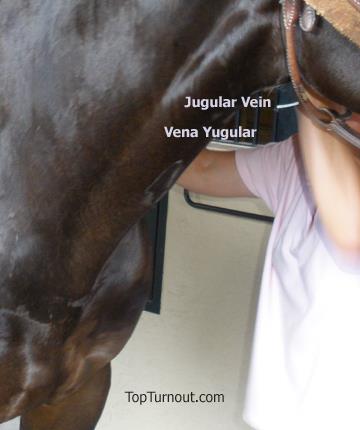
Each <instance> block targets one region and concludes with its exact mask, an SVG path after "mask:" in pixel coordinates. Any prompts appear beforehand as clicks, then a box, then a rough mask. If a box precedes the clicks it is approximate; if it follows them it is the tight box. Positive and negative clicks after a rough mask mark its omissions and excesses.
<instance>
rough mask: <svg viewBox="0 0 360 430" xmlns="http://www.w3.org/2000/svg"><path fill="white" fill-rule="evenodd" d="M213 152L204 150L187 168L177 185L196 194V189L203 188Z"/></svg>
mask: <svg viewBox="0 0 360 430" xmlns="http://www.w3.org/2000/svg"><path fill="white" fill-rule="evenodd" d="M211 159H212V158H211V151H209V150H208V149H203V150H202V151H201V152H200V154H199V155H198V156H197V157H196V158H195V160H194V161H193V162H192V163H191V164H190V165H189V166H188V167H187V169H186V170H185V171H184V173H183V174H182V175H181V176H180V177H179V179H178V180H177V184H178V185H180V186H182V187H183V188H185V189H188V190H190V191H194V192H196V191H197V190H196V189H195V188H199V189H201V188H202V185H203V184H202V182H203V177H204V176H205V174H204V172H206V171H207V170H208V169H209V167H210V164H211V163H212V161H211Z"/></svg>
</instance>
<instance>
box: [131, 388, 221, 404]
mask: <svg viewBox="0 0 360 430" xmlns="http://www.w3.org/2000/svg"><path fill="white" fill-rule="evenodd" d="M125 394H126V396H127V401H128V402H129V403H137V404H139V405H144V404H147V403H224V402H225V396H224V394H210V393H208V394H204V393H201V394H196V393H194V392H192V391H191V392H190V393H170V394H169V393H166V394H165V393H158V392H156V391H146V392H143V393H136V392H135V391H125Z"/></svg>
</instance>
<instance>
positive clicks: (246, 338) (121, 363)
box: [0, 187, 269, 430]
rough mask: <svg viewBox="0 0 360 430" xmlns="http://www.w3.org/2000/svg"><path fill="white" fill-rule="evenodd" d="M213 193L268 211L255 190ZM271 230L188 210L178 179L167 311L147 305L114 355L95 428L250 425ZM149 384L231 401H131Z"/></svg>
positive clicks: (231, 429)
mask: <svg viewBox="0 0 360 430" xmlns="http://www.w3.org/2000/svg"><path fill="white" fill-rule="evenodd" d="M202 200H203V201H204V198H202ZM208 202H212V203H215V204H222V205H225V204H227V205H229V206H231V207H235V208H238V209H246V210H250V211H259V208H260V211H261V212H263V211H264V209H263V207H261V206H260V202H259V201H257V200H255V199H244V200H242V201H235V200H230V201H229V200H222V201H221V200H219V199H218V200H216V201H215V200H211V199H208ZM268 233H269V225H268V224H265V223H262V222H257V221H248V220H244V219H239V218H234V217H230V216H224V215H218V214H213V213H208V212H203V211H199V210H196V209H192V208H190V207H189V206H187V205H186V203H185V202H184V199H183V196H182V190H181V189H180V188H178V187H175V189H174V190H173V191H172V192H171V193H170V201H169V216H168V224H167V241H166V253H165V267H164V285H163V297H162V310H161V315H160V316H158V315H152V314H149V313H144V314H143V316H142V318H141V320H140V323H139V325H138V327H137V329H136V331H135V334H134V335H133V337H132V338H131V340H130V341H129V343H128V344H127V346H126V347H125V349H124V351H123V352H122V353H121V354H120V355H119V356H118V358H117V359H116V360H115V361H114V362H113V378H112V388H111V392H110V396H109V399H108V402H107V405H106V408H105V411H104V414H103V416H102V418H101V420H100V422H99V424H98V426H97V430H118V429H124V430H143V429H144V428H146V429H148V430H168V429H171V430H195V429H196V430H218V429H219V428H225V429H226V430H249V429H250V427H248V426H247V425H246V424H245V423H244V422H243V421H242V418H241V411H242V406H243V400H244V389H245V384H246V374H247V367H248V360H249V350H250V344H251V337H252V331H253V321H254V316H255V308H256V302H257V295H258V286H259V282H260V274H261V268H262V262H263V255H264V250H265V244H266V240H267V236H268ZM148 390H153V391H157V392H159V393H187V392H191V391H193V392H195V393H197V394H201V393H223V394H224V395H225V403H223V404H185V405H179V404H175V405H172V404H148V405H143V406H139V405H137V404H131V403H128V402H127V396H126V395H125V393H124V392H125V391H135V392H139V393H140V392H146V391H148ZM12 428H13V427H11V429H12ZM15 428H16V427H15ZM0 429H1V430H5V428H3V427H2V426H1V425H0ZM6 430H10V428H9V429H8V428H6Z"/></svg>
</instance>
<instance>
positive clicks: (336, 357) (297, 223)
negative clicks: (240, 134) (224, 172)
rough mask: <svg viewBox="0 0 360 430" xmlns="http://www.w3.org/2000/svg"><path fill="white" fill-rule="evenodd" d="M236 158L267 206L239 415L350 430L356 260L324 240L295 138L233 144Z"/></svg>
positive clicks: (358, 369)
mask: <svg viewBox="0 0 360 430" xmlns="http://www.w3.org/2000/svg"><path fill="white" fill-rule="evenodd" d="M236 164H237V168H238V171H239V174H240V176H241V178H242V179H243V181H244V182H245V184H246V186H247V187H248V189H249V190H250V191H251V192H252V193H253V194H254V195H256V196H258V197H260V198H262V199H263V200H264V201H265V203H266V204H267V205H268V206H269V208H270V209H271V210H272V211H273V213H274V214H275V221H274V225H273V228H272V232H271V236H270V239H269V243H268V248H267V254H266V259H265V265H264V271H263V277H262V284H261V292H260V298H259V304H258V311H257V320H256V328H255V335H254V341H253V352H252V359H251V366H250V373H249V380H248V389H247V399H246V405H245V411H244V419H245V420H246V421H247V422H248V423H249V424H250V425H251V426H253V427H254V428H255V429H256V430H323V429H326V430H338V429H340V428H346V430H355V429H356V430H359V429H360V407H359V402H360V265H359V261H356V260H355V259H350V258H344V257H343V256H341V255H339V254H337V253H336V251H335V249H333V248H332V246H331V244H330V242H329V241H328V240H327V238H326V235H325V233H324V231H323V230H322V228H321V224H320V221H319V218H318V215H317V211H316V207H315V205H314V202H313V200H312V197H311V193H310V191H309V188H308V183H307V181H306V176H305V174H304V170H303V166H302V164H301V158H300V155H299V154H298V148H297V145H296V140H295V138H292V139H288V140H286V141H284V142H281V143H275V144H270V145H266V146H265V147H258V148H256V149H250V150H247V149H241V150H239V151H237V152H236ZM334 204H336V202H334Z"/></svg>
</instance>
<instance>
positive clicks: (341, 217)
mask: <svg viewBox="0 0 360 430" xmlns="http://www.w3.org/2000/svg"><path fill="white" fill-rule="evenodd" d="M298 124H299V141H300V148H301V153H302V157H303V160H304V165H305V169H306V172H307V176H308V178H309V181H310V187H311V190H312V193H313V196H314V199H315V203H316V205H317V208H318V212H319V216H320V220H321V223H322V225H323V227H324V229H325V231H326V232H327V235H328V236H329V238H330V240H331V241H332V242H333V243H334V245H335V246H336V247H337V248H338V249H340V250H341V251H345V252H347V253H351V254H355V255H360V151H359V150H357V149H356V148H354V147H352V146H351V145H350V144H348V143H346V142H345V141H343V140H342V139H340V138H337V137H336V136H334V135H332V134H330V133H327V132H325V131H324V130H323V129H320V128H319V127H318V126H316V125H314V124H313V123H312V122H311V120H309V118H307V116H305V115H304V114H302V113H301V112H298ZM359 124H360V123H359Z"/></svg>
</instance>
